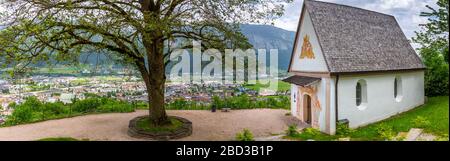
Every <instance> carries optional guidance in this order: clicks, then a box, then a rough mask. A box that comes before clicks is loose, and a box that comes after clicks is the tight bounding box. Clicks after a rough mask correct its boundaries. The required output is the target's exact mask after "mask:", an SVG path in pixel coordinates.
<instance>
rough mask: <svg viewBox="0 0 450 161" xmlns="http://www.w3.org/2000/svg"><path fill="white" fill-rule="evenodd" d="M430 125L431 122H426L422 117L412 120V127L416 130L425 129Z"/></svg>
mask: <svg viewBox="0 0 450 161" xmlns="http://www.w3.org/2000/svg"><path fill="white" fill-rule="evenodd" d="M430 125H431V122H430V121H428V119H427V118H425V117H422V116H417V117H416V118H415V119H414V120H413V126H414V127H416V128H425V127H428V126H430Z"/></svg>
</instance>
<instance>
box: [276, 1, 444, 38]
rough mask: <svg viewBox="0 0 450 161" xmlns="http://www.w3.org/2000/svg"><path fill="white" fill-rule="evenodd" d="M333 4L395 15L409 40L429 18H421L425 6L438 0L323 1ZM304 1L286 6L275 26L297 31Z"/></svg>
mask: <svg viewBox="0 0 450 161" xmlns="http://www.w3.org/2000/svg"><path fill="white" fill-rule="evenodd" d="M321 1H327V2H332V3H338V4H344V5H349V6H355V7H359V8H363V9H368V10H372V11H377V12H381V13H385V14H390V15H393V16H394V17H395V18H396V19H397V21H398V23H399V24H400V26H401V28H402V29H403V32H404V33H405V35H406V36H407V38H408V39H411V37H413V36H415V33H414V31H418V30H419V29H420V28H419V24H423V23H426V22H427V18H424V17H420V16H419V14H420V12H421V11H428V9H427V8H426V7H425V5H430V6H432V7H433V8H435V7H436V6H437V5H436V2H437V0H321ZM302 5H303V0H294V2H293V3H291V4H289V5H288V6H286V12H285V15H284V16H283V17H281V18H280V19H279V20H277V21H276V22H275V26H277V27H279V28H283V29H286V30H290V31H296V30H297V25H298V20H299V17H300V13H301V8H302Z"/></svg>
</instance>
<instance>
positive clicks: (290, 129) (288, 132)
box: [286, 124, 299, 137]
mask: <svg viewBox="0 0 450 161" xmlns="http://www.w3.org/2000/svg"><path fill="white" fill-rule="evenodd" d="M298 134H299V133H298V131H297V124H292V125H289V127H288V129H287V130H286V135H287V136H291V137H294V136H297V135H298Z"/></svg>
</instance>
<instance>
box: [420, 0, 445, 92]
mask: <svg viewBox="0 0 450 161" xmlns="http://www.w3.org/2000/svg"><path fill="white" fill-rule="evenodd" d="M437 5H438V8H437V9H435V8H432V7H430V6H428V5H427V6H426V7H427V8H428V9H429V11H428V12H422V13H421V14H420V15H421V16H423V17H427V18H428V23H427V24H421V25H420V26H422V30H421V31H420V32H416V37H414V38H413V41H414V42H416V43H419V44H420V45H422V47H421V48H420V49H419V52H420V56H421V57H422V59H423V62H424V64H425V65H426V66H427V70H426V72H425V93H426V95H428V96H436V95H448V74H449V68H448V59H449V51H448V45H449V44H448V43H449V39H448V33H449V32H448V1H447V0H439V1H438V2H437Z"/></svg>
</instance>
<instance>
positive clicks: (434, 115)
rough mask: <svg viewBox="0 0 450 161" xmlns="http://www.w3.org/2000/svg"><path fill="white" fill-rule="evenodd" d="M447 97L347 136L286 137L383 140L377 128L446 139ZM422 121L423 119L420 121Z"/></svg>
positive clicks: (311, 135)
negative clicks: (419, 131)
mask: <svg viewBox="0 0 450 161" xmlns="http://www.w3.org/2000/svg"><path fill="white" fill-rule="evenodd" d="M448 99H449V97H448V96H441V97H432V98H429V100H428V102H427V103H426V104H425V105H422V106H420V107H417V108H415V109H412V110H410V111H407V112H404V113H401V114H399V115H396V116H393V117H391V118H388V119H386V120H383V121H380V122H377V123H374V124H370V125H367V126H364V127H361V128H358V129H355V130H353V131H352V132H350V133H349V134H348V135H347V136H330V135H326V134H323V133H319V134H316V133H308V132H307V133H301V134H298V135H297V136H294V137H287V138H289V139H295V140H307V139H313V140H336V139H338V138H343V137H350V138H351V140H384V139H383V137H382V136H380V134H379V127H380V126H383V127H388V128H392V132H393V133H394V134H395V135H397V134H398V133H399V132H408V131H409V129H411V128H417V126H420V128H422V129H424V131H425V132H427V133H431V134H433V135H436V136H438V137H447V139H448V132H449V119H448V117H449V112H448V111H449V105H448ZM418 117H419V118H420V117H422V118H424V120H425V121H422V122H426V123H422V124H418V123H417V122H418V121H417V120H419V119H418ZM422 120H423V119H422Z"/></svg>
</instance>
